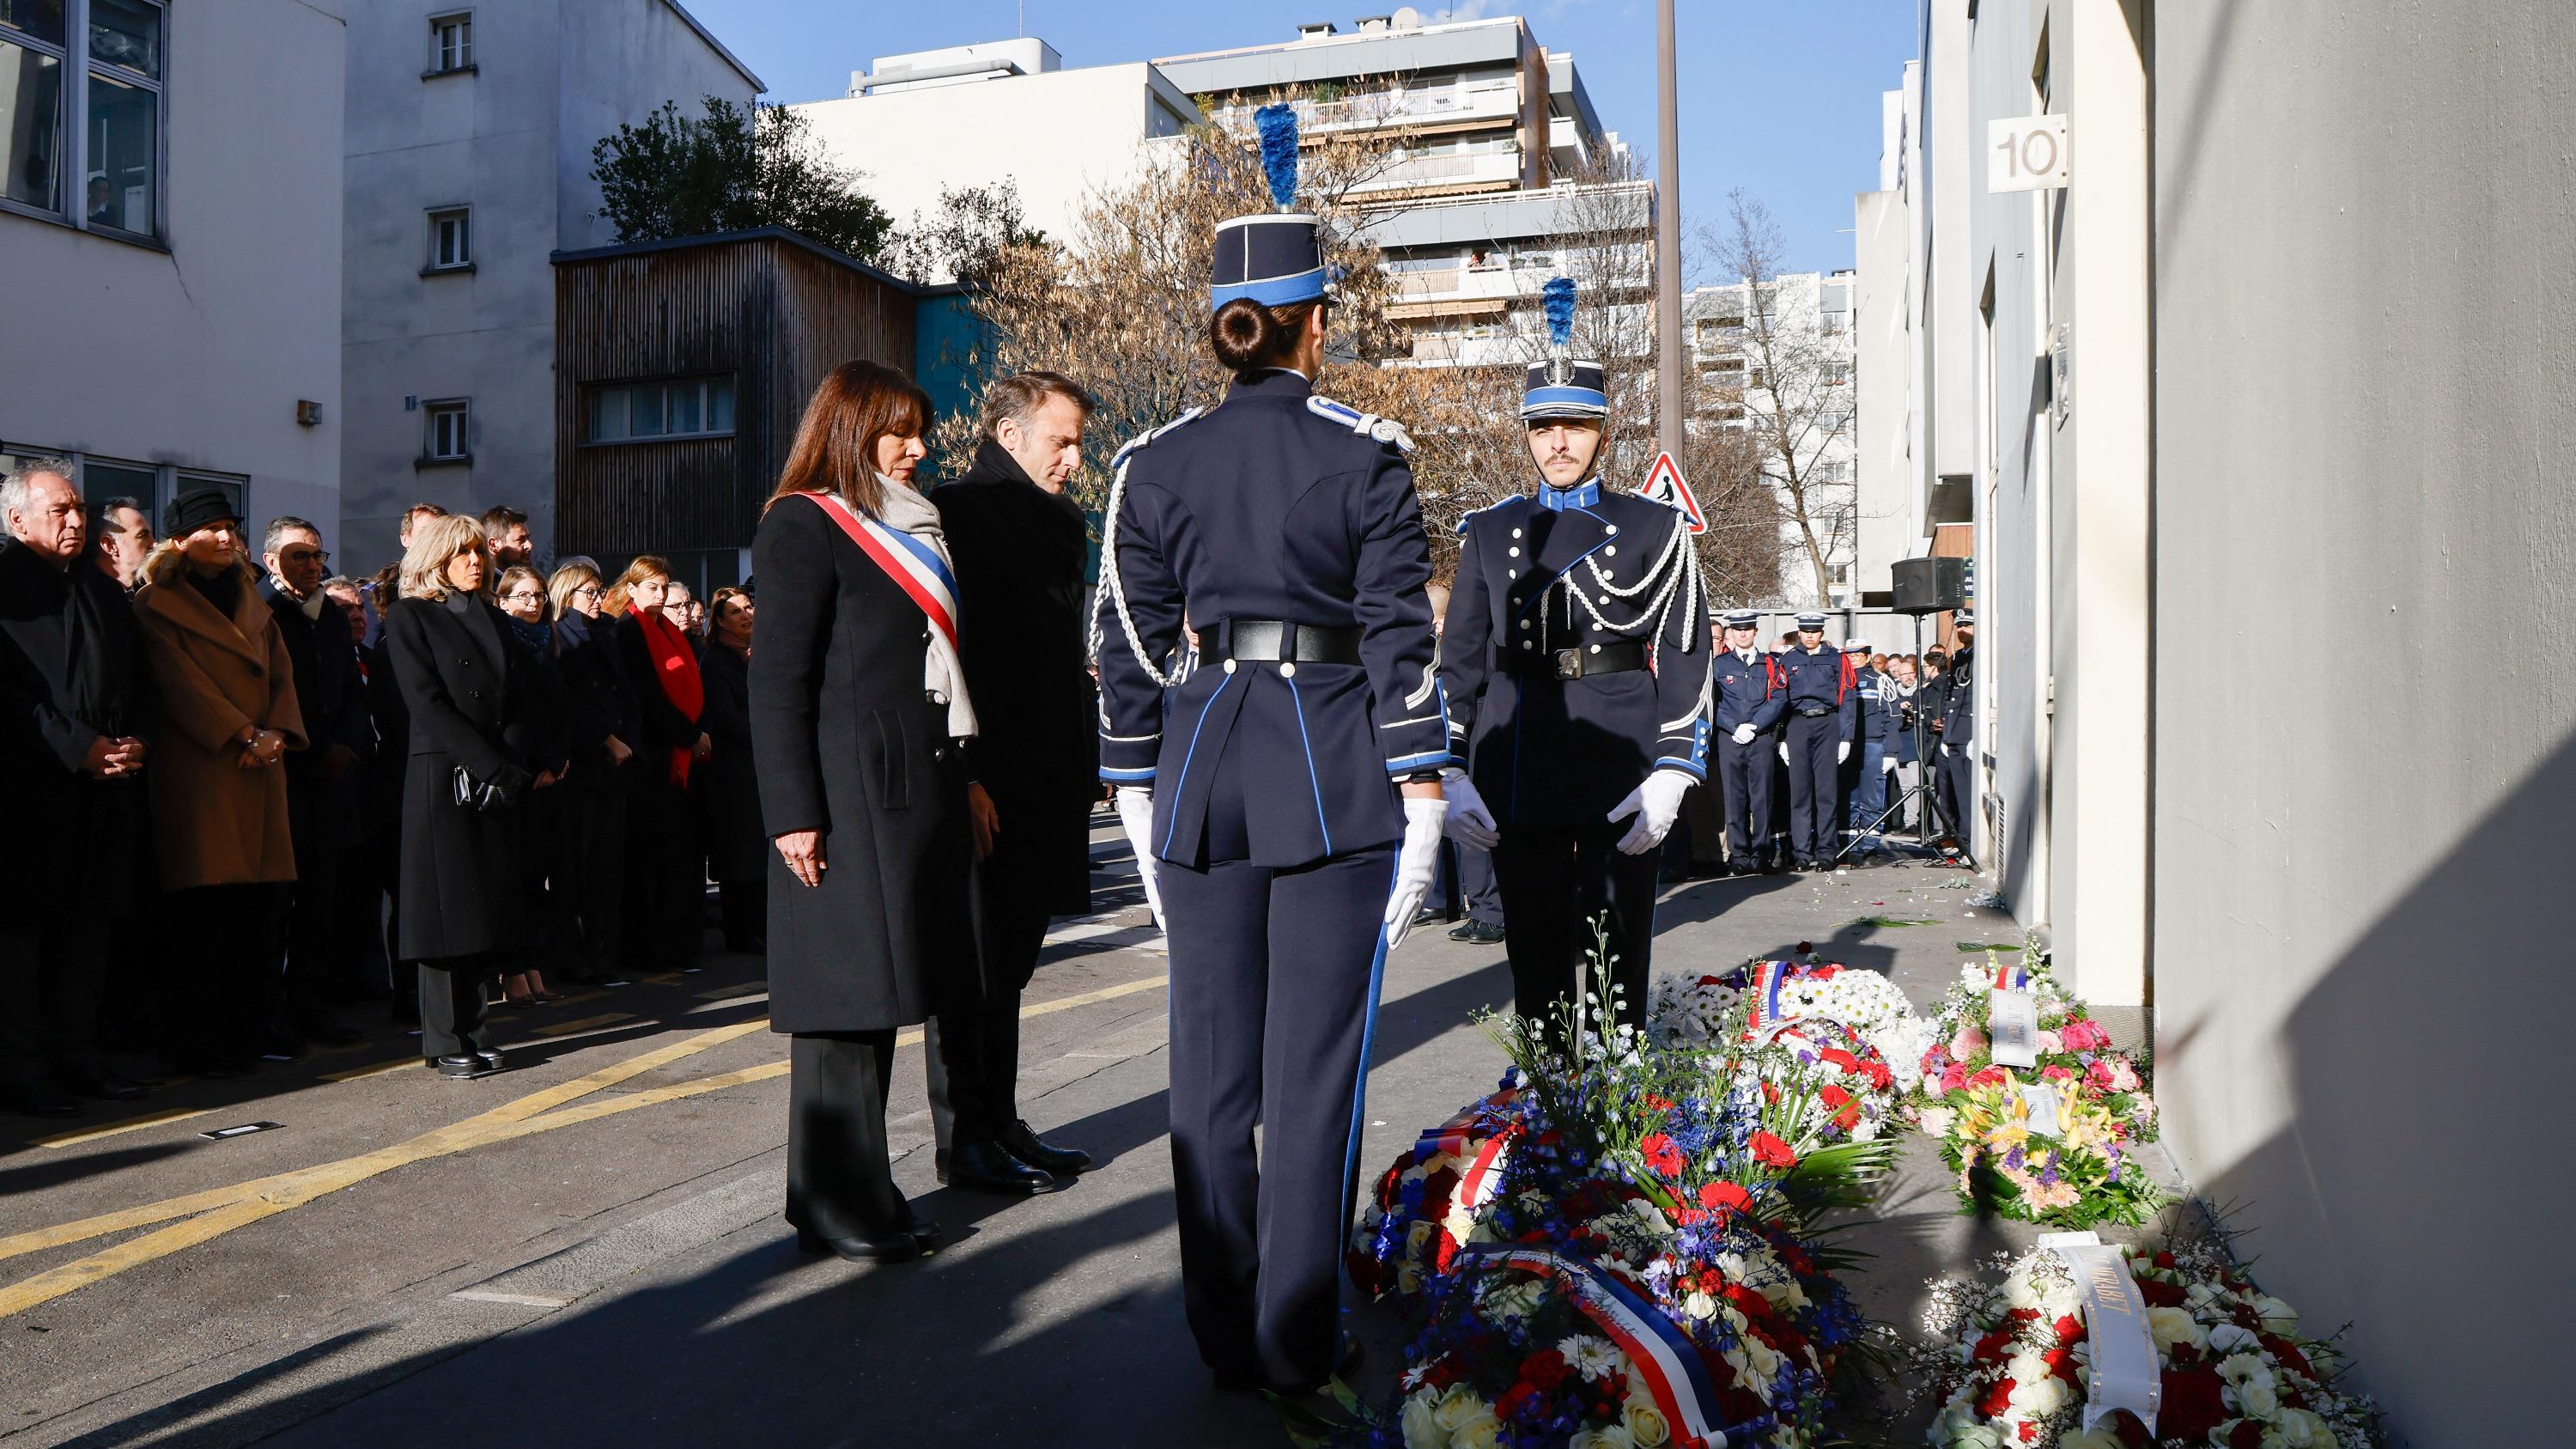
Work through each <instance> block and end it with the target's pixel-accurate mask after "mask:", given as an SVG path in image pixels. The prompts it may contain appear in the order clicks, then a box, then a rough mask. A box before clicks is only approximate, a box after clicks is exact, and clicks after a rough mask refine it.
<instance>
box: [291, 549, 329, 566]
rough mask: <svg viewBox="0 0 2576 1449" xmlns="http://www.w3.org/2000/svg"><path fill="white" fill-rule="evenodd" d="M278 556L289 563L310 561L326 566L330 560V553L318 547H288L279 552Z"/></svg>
mask: <svg viewBox="0 0 2576 1449" xmlns="http://www.w3.org/2000/svg"><path fill="white" fill-rule="evenodd" d="M278 558H280V559H282V560H284V561H285V562H287V563H291V564H307V563H310V564H321V565H323V566H325V567H328V566H329V565H330V562H331V555H329V554H327V553H325V552H323V551H322V550H321V549H318V548H290V549H288V550H286V551H285V552H284V553H281V554H279V555H278Z"/></svg>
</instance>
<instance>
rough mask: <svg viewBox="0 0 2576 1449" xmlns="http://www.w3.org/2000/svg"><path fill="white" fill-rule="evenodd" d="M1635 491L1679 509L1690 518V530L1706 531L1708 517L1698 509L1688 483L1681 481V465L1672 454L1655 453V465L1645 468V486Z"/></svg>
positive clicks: (1667, 506)
mask: <svg viewBox="0 0 2576 1449" xmlns="http://www.w3.org/2000/svg"><path fill="white" fill-rule="evenodd" d="M1637 491H1638V492H1640V493H1643V494H1645V495H1646V496H1647V497H1649V498H1651V499H1653V500H1655V501H1656V502H1657V503H1660V504H1662V505H1664V506H1665V507H1666V508H1678V509H1680V510H1681V511H1682V516H1683V517H1684V518H1687V519H1689V520H1690V531H1691V532H1693V533H1706V532H1708V519H1707V517H1706V516H1704V515H1703V514H1701V512H1700V511H1699V500H1698V499H1696V498H1693V497H1692V496H1691V491H1690V485H1689V484H1688V483H1685V482H1683V481H1682V470H1681V465H1680V464H1678V463H1676V462H1674V461H1673V455H1672V454H1670V453H1657V454H1656V455H1655V466H1654V467H1652V468H1649V469H1647V470H1646V486H1645V487H1643V488H1640V489H1638V490H1637Z"/></svg>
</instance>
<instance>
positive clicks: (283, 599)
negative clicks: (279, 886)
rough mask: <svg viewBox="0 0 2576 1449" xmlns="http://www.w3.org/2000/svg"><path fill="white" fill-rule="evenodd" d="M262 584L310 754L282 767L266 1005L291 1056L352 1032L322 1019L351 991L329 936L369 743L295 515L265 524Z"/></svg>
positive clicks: (331, 612) (346, 645) (343, 1042)
mask: <svg viewBox="0 0 2576 1449" xmlns="http://www.w3.org/2000/svg"><path fill="white" fill-rule="evenodd" d="M260 549H261V555H260V557H261V563H262V565H263V566H264V567H265V569H266V571H267V575H268V576H267V577H266V578H264V579H262V580H261V581H260V586H259V594H260V597H261V598H262V599H265V600H267V602H268V608H269V612H270V613H272V614H274V615H275V616H276V617H277V627H278V632H279V633H281V634H283V635H284V636H285V638H286V657H287V659H288V660H289V662H291V663H292V664H293V665H294V667H295V697H296V701H297V703H298V704H299V705H300V706H301V707H302V709H303V711H304V737H305V738H306V739H308V740H310V741H312V747H311V748H309V749H304V750H294V751H289V752H288V755H287V760H286V811H287V829H288V831H289V833H290V834H291V835H292V836H293V838H294V842H295V865H296V882H295V886H294V894H293V897H292V903H291V905H290V906H289V907H288V912H287V921H286V953H287V954H286V974H285V975H284V977H282V978H281V979H280V982H279V992H278V994H277V995H276V996H275V997H274V998H273V1000H272V1005H273V1006H274V1007H276V1008H277V1009H276V1010H274V1011H272V1012H271V1016H272V1018H273V1019H272V1021H271V1022H270V1025H269V1031H270V1035H271V1036H272V1037H273V1038H276V1040H274V1041H273V1042H272V1043H271V1045H272V1046H273V1047H274V1048H275V1049H276V1050H275V1051H274V1052H272V1054H273V1055H293V1054H294V1053H295V1051H296V1050H297V1048H298V1045H299V1041H301V1042H315V1043H319V1044H321V1045H323V1046H348V1045H350V1044H352V1043H355V1042H357V1041H360V1040H362V1037H361V1036H360V1034H359V1033H357V1032H354V1031H351V1030H350V1029H349V1028H347V1027H345V1026H342V1025H340V1024H339V1023H338V1022H336V1021H333V1020H332V1019H331V1002H332V1000H333V999H334V998H335V997H337V996H339V995H341V994H343V993H345V992H348V991H349V990H350V989H351V988H353V987H354V986H355V984H356V983H355V979H354V978H355V969H354V966H353V965H352V963H351V962H349V961H348V960H347V959H346V955H347V953H346V952H345V951H344V950H343V949H342V945H343V940H342V938H341V936H340V934H339V932H338V930H337V924H338V917H339V912H340V909H341V908H340V905H339V900H340V884H339V872H340V864H339V862H340V861H341V859H342V858H343V857H344V856H345V855H346V854H347V852H348V850H349V849H350V847H352V846H354V845H356V844H357V843H358V793H357V792H358V774H357V766H358V761H359V757H360V755H361V754H362V753H363V752H364V751H365V750H366V749H367V748H368V746H369V745H371V744H372V743H373V742H374V729H373V727H372V726H371V725H370V724H369V723H368V720H367V712H366V700H365V696H364V694H363V693H362V692H361V690H360V687H359V683H358V647H357V641H356V640H355V639H353V638H352V637H350V634H349V617H348V615H347V614H345V613H343V612H342V611H340V610H339V609H336V608H334V607H332V604H331V599H330V596H329V595H328V594H326V593H325V592H324V591H323V588H322V580H323V579H324V577H325V576H327V575H328V574H329V573H330V572H331V555H330V554H328V553H326V552H324V551H323V548H322V531H321V530H320V529H318V528H316V527H314V526H313V525H312V524H310V523H308V522H306V521H305V520H303V519H301V518H293V517H280V518H275V519H272V520H270V521H269V525H268V532H267V534H266V535H265V537H264V538H263V539H262V541H261V543H260Z"/></svg>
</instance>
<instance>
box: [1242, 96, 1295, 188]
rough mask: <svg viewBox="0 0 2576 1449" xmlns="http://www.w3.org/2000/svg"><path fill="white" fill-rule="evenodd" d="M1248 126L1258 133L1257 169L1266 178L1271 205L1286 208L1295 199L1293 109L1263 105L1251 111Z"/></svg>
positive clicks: (1276, 105)
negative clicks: (1250, 121)
mask: <svg viewBox="0 0 2576 1449" xmlns="http://www.w3.org/2000/svg"><path fill="white" fill-rule="evenodd" d="M1252 127H1253V129H1254V130H1256V131H1258V132H1260V133H1261V171H1262V174H1263V175H1265V176H1267V177H1269V178H1270V200H1271V204H1273V205H1275V206H1277V207H1278V208H1279V209H1280V210H1281V211H1286V210H1288V209H1289V208H1290V207H1291V206H1294V205H1295V204H1296V201H1297V110H1296V108H1295V107H1293V106H1287V105H1278V104H1273V105H1267V106H1263V107H1262V108H1261V109H1260V110H1257V111H1255V112H1253V113H1252Z"/></svg>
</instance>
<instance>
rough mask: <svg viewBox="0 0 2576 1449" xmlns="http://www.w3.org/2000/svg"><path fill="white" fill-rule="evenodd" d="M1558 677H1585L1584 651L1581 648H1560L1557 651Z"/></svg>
mask: <svg viewBox="0 0 2576 1449" xmlns="http://www.w3.org/2000/svg"><path fill="white" fill-rule="evenodd" d="M1556 677H1557V678H1559V679H1581V678H1582V677H1583V651H1582V650H1580V649H1559V650H1558V651H1556Z"/></svg>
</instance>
